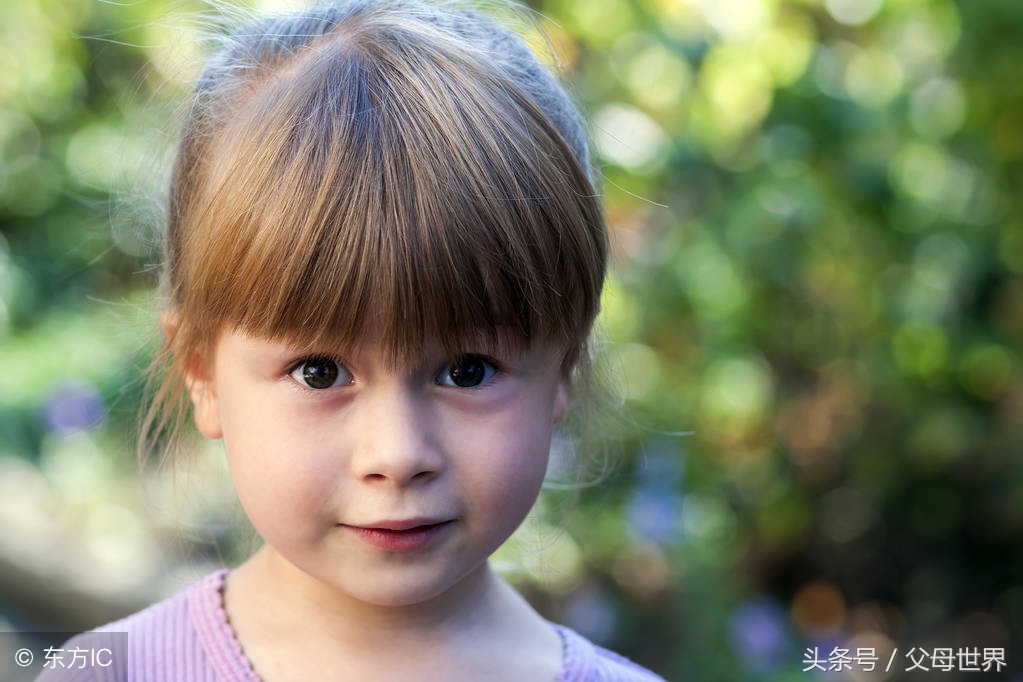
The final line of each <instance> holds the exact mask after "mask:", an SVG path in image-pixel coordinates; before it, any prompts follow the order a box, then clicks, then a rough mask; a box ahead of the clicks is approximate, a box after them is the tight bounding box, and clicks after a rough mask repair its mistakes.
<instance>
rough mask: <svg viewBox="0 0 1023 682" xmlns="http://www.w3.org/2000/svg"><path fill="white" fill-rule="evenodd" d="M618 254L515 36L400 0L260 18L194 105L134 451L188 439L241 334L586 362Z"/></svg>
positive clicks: (538, 71)
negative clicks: (510, 348) (168, 327)
mask: <svg viewBox="0 0 1023 682" xmlns="http://www.w3.org/2000/svg"><path fill="white" fill-rule="evenodd" d="M606 259H607V234H606V228H605V225H604V219H603V213H602V208H601V204H600V201H599V197H598V196H597V194H596V193H595V191H594V189H593V186H592V183H591V181H590V179H589V157H588V152H587V148H586V142H585V135H584V133H583V127H582V124H581V121H580V119H579V116H578V114H577V112H576V110H575V108H574V107H573V106H572V104H571V102H570V101H569V99H568V97H567V96H566V94H565V92H564V91H563V90H562V88H561V87H560V86H559V85H558V84H557V83H556V81H555V80H554V79H553V78H552V77H551V76H550V74H548V73H547V72H546V71H545V70H544V69H543V68H542V67H541V66H540V65H539V64H538V62H537V61H536V58H535V57H534V56H533V55H532V53H531V52H530V51H529V49H528V48H527V47H526V46H525V44H524V43H523V42H522V41H521V39H519V38H518V37H516V36H514V35H513V34H512V33H511V32H509V31H508V30H506V29H504V28H501V27H499V26H498V25H497V24H496V23H495V22H494V21H492V20H491V19H489V18H487V17H485V16H484V15H482V14H480V13H478V12H476V11H474V10H471V9H463V8H459V7H455V6H437V5H425V4H422V3H419V2H411V1H404V0H355V1H352V2H347V3H344V4H339V5H326V6H321V7H318V8H315V9H313V10H309V11H306V12H303V13H298V14H291V15H285V16H273V17H268V18H266V19H263V20H261V21H259V22H257V23H255V24H253V25H250V26H247V27H245V28H242V29H240V30H238V31H236V32H235V33H234V34H233V36H231V37H230V38H229V39H228V40H227V41H226V42H225V46H224V47H223V48H222V49H221V50H220V51H219V52H218V53H217V54H216V55H214V56H213V57H212V58H211V60H210V61H209V62H208V64H207V67H206V70H205V71H204V73H203V75H202V76H201V78H200V80H199V83H198V85H197V86H196V89H195V91H194V93H193V95H192V98H191V100H190V103H189V108H188V111H187V114H186V118H185V121H184V126H183V132H182V136H181V142H180V146H179V148H178V154H177V159H176V162H175V166H174V171H173V178H172V181H171V188H170V198H169V206H168V220H167V226H166V235H165V268H164V271H163V279H162V284H161V286H162V288H163V291H164V293H165V295H166V297H167V299H168V306H169V308H170V309H171V310H172V311H173V313H174V315H175V318H176V320H177V325H176V329H175V332H174V333H173V335H172V336H171V337H170V338H168V339H167V340H166V341H165V343H164V344H163V346H162V347H161V348H160V350H159V351H158V354H157V357H156V359H155V360H154V365H153V372H152V373H151V375H150V377H151V384H150V386H151V389H152V390H151V394H152V399H151V401H150V405H149V408H148V412H147V413H146V415H145V417H144V419H143V421H142V427H141V434H140V435H141V437H140V442H139V453H140V457H141V458H142V459H143V460H145V459H146V458H147V457H148V456H149V455H151V454H153V452H154V451H156V450H164V451H166V452H173V450H174V449H176V448H177V445H178V440H179V436H180V433H181V428H182V425H183V423H184V422H185V421H186V419H187V413H188V397H187V391H186V379H187V376H188V373H189V371H190V365H191V363H192V361H193V359H194V358H195V357H209V355H210V353H211V351H212V348H213V344H214V342H215V341H216V337H217V334H218V333H219V332H220V330H221V329H223V328H225V326H228V327H233V328H237V329H240V330H243V331H245V332H247V333H250V334H252V335H255V336H261V337H266V338H271V339H278V340H281V339H283V340H287V341H292V342H295V343H296V344H302V345H306V346H310V347H321V348H329V349H345V348H349V347H351V346H352V345H354V344H355V343H356V341H357V340H358V338H359V337H360V334H362V333H363V332H364V331H365V330H366V329H368V328H369V327H371V326H372V327H373V328H375V329H379V330H381V331H382V338H383V339H384V344H385V346H384V348H383V349H382V350H383V351H384V352H385V354H386V357H387V358H388V359H389V360H390V361H392V362H393V363H395V364H397V363H399V362H402V361H403V359H408V358H410V357H415V356H416V355H417V354H418V353H420V352H421V350H422V348H423V347H424V344H425V343H426V342H427V341H429V340H431V339H436V340H437V341H438V342H440V343H441V344H443V346H444V347H445V350H448V351H450V352H452V353H455V352H458V351H460V350H464V344H465V343H466V342H467V341H468V340H470V339H471V340H474V341H475V340H478V338H479V336H480V334H483V336H484V337H485V339H486V340H487V341H488V342H489V343H491V344H494V345H498V344H500V340H501V338H502V334H499V333H498V330H503V329H509V328H510V329H511V330H514V331H515V332H516V333H517V334H518V335H519V336H521V337H522V338H525V339H527V340H529V341H533V340H546V341H552V342H557V343H559V344H561V345H562V347H563V348H564V349H565V359H564V363H563V371H565V372H566V374H567V373H569V372H572V371H573V370H575V372H576V373H577V374H578V373H579V371H580V370H582V371H583V372H587V363H586V359H587V350H586V349H587V346H586V344H587V339H588V337H589V334H590V332H591V328H592V324H593V320H594V318H595V316H596V314H597V311H598V309H599V300H600V293H601V289H602V286H603V281H604V274H605V268H606Z"/></svg>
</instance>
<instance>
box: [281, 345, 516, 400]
mask: <svg viewBox="0 0 1023 682" xmlns="http://www.w3.org/2000/svg"><path fill="white" fill-rule="evenodd" d="M463 358H472V359H475V360H479V361H481V362H483V363H484V364H486V365H489V366H490V367H491V369H493V372H492V373H491V374H490V375H489V376H486V374H484V375H485V376H486V378H485V379H484V380H483V382H481V383H480V384H477V385H475V386H449V385H445V384H439V383H438V385H440V386H443V387H445V388H461V389H463V390H481V389H483V388H486V387H487V386H489V385H490V384H491V383H492V382H493V381H494V379H495V377H498V376H500V375H502V374H504V369H503V367H502V365H501V363H499V362H498V361H497V360H495V359H494V358H492V357H490V356H489V355H483V354H481V353H463V354H461V355H458V356H456V357H455V358H454V359H452V360H448V361H447V362H445V363H444V364H443V365H441V368H440V370H439V371H438V372H437V373H436V374H435V375H434V381H435V382H436V381H437V379H439V378H440V377H441V376H442V375H443V374H444V370H445V369H449V368H450V367H451V366H452V365H453V364H454V363H455V362H457V361H459V360H461V359H463ZM313 360H329V361H330V362H333V363H334V364H335V365H337V367H338V369H339V370H341V371H343V372H345V373H347V374H348V375H349V376H351V371H350V370H349V369H348V367H347V366H346V365H345V363H344V361H343V360H342V359H341V358H340V357H337V356H334V355H328V354H322V353H316V354H313V355H306V356H304V357H301V358H299V359H298V360H296V361H295V362H293V363H291V364H290V365H289V369H288V370H287V374H288V376H289V377H290V378H292V379H293V381H294V383H295V384H296V385H297V386H298V387H299V388H301V389H304V390H307V391H313V392H316V393H319V392H322V391H325V390H327V389H329V388H338V387H337V386H328V387H326V388H314V387H312V386H309V385H308V384H305V383H303V382H302V381H301V380H300V379H296V378H295V377H294V376H292V375H294V373H295V372H296V371H298V370H299V369H301V368H302V366H303V365H305V364H306V363H307V362H312V361H313ZM351 383H352V382H351V380H349V382H348V383H347V384H342V386H348V385H351Z"/></svg>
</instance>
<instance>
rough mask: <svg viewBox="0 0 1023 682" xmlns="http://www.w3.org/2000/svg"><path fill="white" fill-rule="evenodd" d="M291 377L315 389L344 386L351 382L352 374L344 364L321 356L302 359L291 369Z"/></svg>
mask: <svg viewBox="0 0 1023 682" xmlns="http://www.w3.org/2000/svg"><path fill="white" fill-rule="evenodd" d="M291 377H292V378H293V379H294V380H295V381H297V382H299V383H300V384H303V385H305V386H307V387H309V388H315V389H324V388H333V387H334V386H346V385H348V384H350V383H351V382H352V375H351V374H350V373H349V372H348V370H347V369H345V367H344V365H341V364H339V363H338V362H336V361H335V360H331V359H330V358H323V357H315V358H309V359H308V360H303V361H302V362H301V363H300V364H299V365H298V366H297V367H295V369H293V370H292V371H291Z"/></svg>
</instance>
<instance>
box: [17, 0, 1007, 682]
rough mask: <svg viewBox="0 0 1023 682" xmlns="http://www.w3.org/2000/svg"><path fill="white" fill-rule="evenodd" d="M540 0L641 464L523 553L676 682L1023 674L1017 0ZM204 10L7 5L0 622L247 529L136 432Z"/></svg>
mask: <svg viewBox="0 0 1023 682" xmlns="http://www.w3.org/2000/svg"><path fill="white" fill-rule="evenodd" d="M280 4H281V3H279V2H278V3H263V5H266V6H267V7H273V6H278V5H280ZM532 4H533V6H534V7H535V8H536V9H539V10H540V11H542V12H543V13H544V15H545V17H546V18H545V19H543V20H542V22H541V23H542V24H543V27H544V29H545V30H546V31H547V33H548V34H549V37H550V41H551V45H552V48H553V51H554V53H555V54H556V55H557V56H558V57H559V58H560V60H561V61H562V64H563V69H564V71H565V74H566V76H567V78H568V80H569V81H570V82H571V83H572V86H573V87H574V89H575V93H576V95H577V96H578V98H579V100H580V101H581V102H582V104H583V106H584V108H585V109H586V110H587V112H588V113H589V114H590V117H591V120H592V124H593V126H592V129H593V138H594V144H595V147H596V149H597V151H598V159H599V163H600V165H601V168H602V171H603V173H604V176H605V184H604V188H603V189H604V193H605V196H606V205H607V211H608V215H609V218H610V223H611V227H612V231H613V245H614V272H613V274H612V277H611V282H610V285H609V288H608V291H607V294H606V298H605V302H604V311H605V312H604V317H603V320H602V330H603V334H604V337H605V338H606V343H605V344H603V352H602V360H601V367H602V371H603V372H604V374H606V375H607V376H609V377H610V383H611V385H612V387H613V388H614V391H615V393H614V395H613V396H612V400H611V401H610V402H609V403H608V404H607V405H605V406H604V407H603V408H602V409H603V410H604V411H603V413H602V414H601V417H600V419H599V421H600V428H599V429H598V431H599V432H600V435H601V436H602V437H603V438H604V440H605V442H606V443H608V444H609V445H608V446H607V451H608V453H609V454H610V455H611V457H612V458H613V459H614V460H615V461H616V462H617V464H616V467H615V469H614V470H613V471H612V472H611V473H610V474H609V475H608V476H607V479H606V480H605V481H604V483H603V484H602V485H601V486H599V487H590V488H586V489H585V490H583V491H582V494H581V497H580V499H579V501H578V503H577V505H576V506H575V507H574V511H573V507H572V504H573V502H572V499H571V497H572V496H571V493H562V492H557V491H551V492H550V493H545V496H544V497H543V498H542V500H541V504H540V505H539V507H538V510H537V513H536V515H535V517H534V518H532V519H531V520H530V522H529V523H528V524H527V527H526V528H524V530H523V531H522V532H521V533H520V534H518V535H517V536H516V537H515V538H513V541H512V542H510V543H509V545H508V546H506V547H505V548H503V549H502V550H501V552H499V554H498V556H497V557H496V560H497V561H498V562H499V565H500V566H501V567H502V570H504V571H506V574H507V575H508V576H509V578H510V579H511V580H512V581H513V582H514V583H515V584H516V585H517V586H518V587H520V589H521V590H522V591H523V592H524V593H525V594H527V595H528V597H529V598H530V599H531V600H532V601H533V603H534V604H536V605H537V606H538V608H540V609H541V611H542V612H543V613H544V614H545V615H547V616H548V617H550V618H552V619H554V620H559V621H562V622H565V623H567V624H569V625H571V626H572V627H574V628H576V629H577V630H579V631H580V632H582V633H583V634H585V635H587V636H589V637H591V638H592V639H594V640H595V641H597V642H598V643H602V644H605V645H606V646H609V647H611V648H614V649H616V650H619V651H621V652H623V653H625V654H626V655H628V656H630V657H632V658H634V659H636V660H638V661H640V662H641V663H643V664H645V665H647V666H649V667H651V668H653V669H654V670H656V671H658V672H660V673H661V674H662V675H664V676H665V677H667V678H668V679H670V680H685V679H690V680H758V681H759V680H763V681H768V680H770V681H774V680H777V681H782V680H803V679H807V678H813V677H814V675H815V674H814V673H804V672H803V668H805V667H808V665H809V664H808V662H807V661H808V658H807V649H808V648H813V647H817V648H818V651H819V653H820V657H822V658H824V659H828V657H829V655H830V654H831V653H832V652H833V650H834V649H835V647H845V648H850V649H851V650H852V654H855V653H856V649H857V648H858V647H864V648H873V649H874V650H875V652H876V655H877V656H878V658H879V659H880V662H879V664H878V666H879V667H884V664H885V662H886V661H887V660H888V656H889V655H890V653H891V652H892V650H893V648H895V647H897V651H896V654H897V656H896V659H895V663H894V665H893V666H892V671H891V673H890V674H889V675H888V676H887V677H888V679H903V678H906V679H915V678H913V676H912V675H909V676H907V675H905V674H904V672H903V671H904V669H905V668H906V667H909V666H910V665H911V663H912V662H911V660H910V659H909V658H907V657H906V656H905V653H906V652H907V651H908V650H909V649H910V648H912V647H917V648H921V647H922V648H923V649H924V650H926V651H928V652H932V651H933V648H934V647H947V648H952V649H953V650H954V651H958V650H959V649H960V648H964V647H967V648H972V647H979V648H980V649H981V650H983V648H1002V649H1004V651H1005V660H1006V663H1007V666H1006V667H1005V668H1003V669H1002V670H1001V671H1000V672H994V669H993V668H992V671H991V672H987V673H973V674H972V676H971V675H970V674H968V673H959V672H955V671H952V672H932V673H930V674H929V676H923V677H927V678H928V679H930V677H940V678H942V679H959V678H960V677H970V679H973V677H979V678H980V679H985V680H987V679H991V680H995V679H1010V678H1012V677H1013V675H1020V674H1021V673H1023V663H1021V659H1023V647H1021V644H1023V542H1021V541H1023V458H1021V457H1020V455H1021V454H1023V380H1021V379H1023V366H1021V357H1020V353H1019V351H1020V348H1021V346H1023V192H1021V189H1023V75H1021V74H1023V40H1021V37H1023V3H1020V2H1019V1H1018V0H982V1H971V0H959V1H958V2H954V1H952V0H822V1H818V0H549V1H546V0H545V1H543V2H535V3H532ZM200 9H202V7H200V6H199V5H198V4H191V3H188V2H183V1H175V2H171V1H169V0H136V1H133V2H128V3H114V2H105V1H101V0H14V1H13V2H10V1H8V2H4V3H2V4H0V527H2V528H3V531H2V536H0V630H2V629H18V630H32V629H51V630H56V629H79V628H87V627H91V626H94V625H97V624H99V623H100V622H104V621H106V620H110V619H112V618H115V617H118V616H121V615H124V614H125V613H127V612H129V611H132V610H135V609H137V608H139V607H141V606H142V605H145V604H147V603H149V602H151V601H153V600H154V599H158V598H160V597H162V596H165V595H166V594H168V593H170V592H172V591H174V590H177V589H179V588H181V587H182V586H184V585H186V584H187V583H188V582H190V581H191V580H192V579H194V578H195V577H197V576H199V575H201V574H202V573H204V572H206V571H208V570H211V568H213V567H216V566H219V565H222V564H225V563H226V564H232V563H233V562H237V561H239V560H240V559H241V558H242V557H243V556H244V554H245V552H246V551H247V548H248V545H249V540H248V536H247V532H246V531H245V530H240V529H241V528H243V527H244V519H243V518H241V514H240V512H239V511H238V509H237V506H236V505H235V503H234V502H233V499H232V495H231V492H230V484H229V482H228V481H227V479H226V478H225V476H224V472H223V465H222V463H221V458H220V457H219V456H218V451H217V449H216V447H215V446H213V447H211V448H209V449H208V451H206V450H204V451H203V452H202V453H200V454H199V455H198V456H197V457H196V463H195V464H194V465H193V466H190V467H187V468H186V469H185V470H183V471H179V472H177V475H176V476H172V475H171V474H170V473H168V472H166V471H158V470H152V471H150V472H148V473H147V475H146V477H145V483H144V485H140V483H139V477H138V474H137V470H136V463H135V456H134V440H133V433H134V428H135V424H136V420H137V409H138V405H139V401H140V396H141V379H140V374H141V370H142V368H144V367H145V365H146V363H147V362H148V358H149V357H150V353H151V352H152V350H153V337H154V335H155V329H156V324H155V315H156V312H157V309H156V299H155V297H154V294H153V291H152V290H153V287H154V284H155V281H156V274H155V272H156V263H157V256H156V255H155V253H156V251H155V248H154V247H155V245H156V243H157V237H156V234H157V230H158V227H159V215H160V208H159V205H160V199H161V197H160V189H159V188H160V186H161V184H162V182H163V179H164V178H165V177H166V159H167V153H168V151H169V150H170V149H171V148H172V146H173V120H174V106H175V105H176V104H177V103H178V102H180V100H181V98H182V97H183V96H184V95H186V94H187V92H188V90H189V88H190V85H191V82H192V79H194V77H195V76H196V73H197V69H198V68H199V65H200V60H201V55H202V54H203V47H202V46H203V42H202V39H201V36H202V34H203V33H204V31H208V30H209V26H208V23H207V19H206V18H203V17H202V16H200V15H197V14H195V13H194V12H195V11H196V10H200ZM207 10H208V8H207ZM4 625H6V626H7V627H6V628H5V627H2V626H4ZM924 665H925V666H927V667H931V663H930V662H928V661H925V662H924ZM864 667H865V666H864V665H859V666H855V665H854V670H853V671H852V672H848V671H847V672H844V673H838V672H832V673H829V674H827V675H823V674H821V675H820V676H821V677H825V678H827V679H883V678H884V677H885V676H884V675H877V676H870V675H867V674H865V673H864V672H863V669H864ZM915 674H916V673H915ZM1015 679H1017V680H1020V679H1023V677H1016V678H1015Z"/></svg>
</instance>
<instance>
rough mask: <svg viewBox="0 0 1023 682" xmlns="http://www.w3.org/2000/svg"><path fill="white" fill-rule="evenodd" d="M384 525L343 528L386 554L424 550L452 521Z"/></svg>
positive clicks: (443, 532)
mask: <svg viewBox="0 0 1023 682" xmlns="http://www.w3.org/2000/svg"><path fill="white" fill-rule="evenodd" d="M384 525H385V524H374V526H348V525H345V526H343V527H345V528H349V529H351V530H352V531H353V532H354V533H355V535H356V536H358V537H359V538H361V539H362V540H364V541H365V542H367V543H369V544H370V545H373V546H374V547H377V548H378V549H382V550H385V551H388V552H412V551H416V550H420V549H424V548H426V547H427V546H429V545H430V544H432V543H433V542H434V541H435V540H437V539H438V538H440V537H441V536H443V535H444V534H445V532H446V531H447V530H448V529H449V528H450V527H451V526H452V525H454V519H452V520H449V521H438V522H432V523H422V524H415V525H410V524H408V523H405V524H393V525H403V526H405V527H404V528H387V527H383V526H384ZM377 526H380V527H377Z"/></svg>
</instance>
